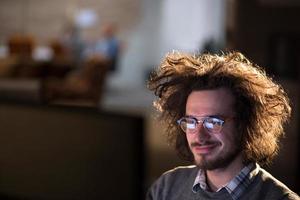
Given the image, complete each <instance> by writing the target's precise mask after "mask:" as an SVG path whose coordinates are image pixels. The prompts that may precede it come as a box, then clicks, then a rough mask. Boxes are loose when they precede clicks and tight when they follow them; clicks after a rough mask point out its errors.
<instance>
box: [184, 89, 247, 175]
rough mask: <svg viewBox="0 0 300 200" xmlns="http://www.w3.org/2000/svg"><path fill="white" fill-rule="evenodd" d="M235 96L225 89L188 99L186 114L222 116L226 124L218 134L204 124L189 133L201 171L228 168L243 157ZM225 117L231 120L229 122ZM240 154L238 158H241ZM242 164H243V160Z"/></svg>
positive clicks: (207, 91)
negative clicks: (238, 133)
mask: <svg viewBox="0 0 300 200" xmlns="http://www.w3.org/2000/svg"><path fill="white" fill-rule="evenodd" d="M234 101H235V99H234V97H233V95H232V93H231V92H230V90H228V89H225V88H220V89H215V90H201V91H193V92H192V93H191V94H190V95H189V96H188V99H187V103H186V115H187V116H193V117H195V118H197V119H199V118H201V117H207V116H220V117H219V118H220V119H223V120H224V121H225V123H224V124H223V127H222V129H221V131H220V132H219V133H211V132H209V131H208V130H207V129H205V128H204V127H203V125H202V122H199V124H198V125H197V128H196V131H195V132H193V133H190V132H187V133H186V138H187V141H188V144H189V147H190V150H191V152H192V153H193V155H194V159H195V163H196V165H197V166H199V167H200V168H202V169H207V170H214V169H219V168H224V167H226V166H228V165H229V164H230V163H231V162H232V161H233V160H236V158H238V157H239V158H240V157H241V156H240V155H241V148H240V146H241V142H240V139H238V138H239V137H238V136H237V133H236V131H237V130H236V128H235V123H236V121H235V119H233V117H234V116H235V112H234V108H233V106H234ZM226 118H229V119H228V120H226ZM238 155H239V156H238ZM240 162H242V161H241V160H240Z"/></svg>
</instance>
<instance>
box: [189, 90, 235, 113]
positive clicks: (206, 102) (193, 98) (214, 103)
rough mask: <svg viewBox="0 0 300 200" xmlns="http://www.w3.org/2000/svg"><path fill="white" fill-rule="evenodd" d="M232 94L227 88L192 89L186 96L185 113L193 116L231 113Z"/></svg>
mask: <svg viewBox="0 0 300 200" xmlns="http://www.w3.org/2000/svg"><path fill="white" fill-rule="evenodd" d="M234 102H235V99H234V96H233V95H232V92H231V91H230V90H229V89H227V88H219V89H213V90H200V91H193V92H191V93H190V95H189V96H188V98H187V103H186V114H187V115H195V116H206V115H233V114H234Z"/></svg>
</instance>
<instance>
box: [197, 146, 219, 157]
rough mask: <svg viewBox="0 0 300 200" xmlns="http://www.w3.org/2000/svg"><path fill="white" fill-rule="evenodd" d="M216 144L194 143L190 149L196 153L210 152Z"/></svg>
mask: <svg viewBox="0 0 300 200" xmlns="http://www.w3.org/2000/svg"><path fill="white" fill-rule="evenodd" d="M217 146H218V145H217V144H206V145H195V146H194V147H192V149H193V151H194V153H196V154H200V155H205V154H210V153H211V152H212V151H213V150H214V149H215V148H216V147H217Z"/></svg>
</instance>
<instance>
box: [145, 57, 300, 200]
mask: <svg viewBox="0 0 300 200" xmlns="http://www.w3.org/2000/svg"><path fill="white" fill-rule="evenodd" d="M149 88H150V89H151V90H153V91H154V92H155V95H157V96H158V100H157V101H156V102H155V106H156V107H157V108H158V109H159V110H160V111H161V117H162V119H163V120H165V121H166V122H167V124H168V125H169V126H168V129H167V131H168V136H169V139H170V141H171V142H173V145H174V147H175V149H176V150H177V153H178V154H179V155H180V156H181V157H182V158H184V159H186V160H189V161H193V162H194V163H195V166H188V167H178V168H176V169H173V170H171V171H168V172H166V173H165V174H163V175H162V176H161V177H160V178H159V179H158V180H157V181H156V182H155V183H154V184H153V185H152V187H151V188H150V190H149V191H148V193H147V197H146V198H147V199H148V200H151V199H153V200H189V199H222V200H224V199H233V200H236V199H241V200H243V199H247V200H248V199H250V200H251V199H260V200H261V199H266V200H273V199H274V200H275V199H276V200H277V199H278V200H279V199H300V198H299V196H297V194H296V193H294V192H292V191H291V190H290V189H288V188H287V187H286V186H285V185H284V184H283V183H281V182H280V181H278V180H277V179H275V178H274V177H273V176H272V175H271V174H269V173H268V172H266V171H265V170H264V169H263V168H261V167H260V166H261V165H264V164H268V163H270V161H271V160H272V159H273V158H274V156H275V155H276V153H277V151H278V139H279V138H280V137H281V136H283V134H284V133H283V124H284V123H285V122H286V121H287V120H288V118H289V117H290V113H291V108H290V105H289V100H288V97H287V96H286V93H285V92H284V90H283V89H282V87H281V86H279V85H278V84H276V83H275V82H274V81H272V80H271V78H269V77H268V76H266V74H265V72H264V71H263V70H262V69H261V68H259V67H258V66H256V65H255V64H252V63H251V62H250V61H248V60H247V59H246V58H245V57H244V56H243V55H242V54H241V53H228V54H225V55H222V56H217V55H209V54H204V55H202V56H199V57H196V56H192V55H188V54H182V53H178V52H177V53H176V52H175V53H172V54H169V55H168V56H167V57H166V58H165V60H164V61H163V62H162V64H161V66H160V68H159V69H158V70H157V71H156V72H155V73H153V74H152V76H151V78H150V80H149Z"/></svg>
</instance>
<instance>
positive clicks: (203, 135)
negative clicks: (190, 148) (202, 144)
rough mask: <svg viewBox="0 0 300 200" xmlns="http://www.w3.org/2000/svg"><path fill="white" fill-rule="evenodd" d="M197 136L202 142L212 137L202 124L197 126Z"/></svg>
mask: <svg viewBox="0 0 300 200" xmlns="http://www.w3.org/2000/svg"><path fill="white" fill-rule="evenodd" d="M196 135H197V137H198V138H199V139H200V140H205V139H207V138H209V137H210V133H209V132H208V131H207V130H206V129H205V127H204V126H203V123H202V122H200V123H199V124H197V130H196Z"/></svg>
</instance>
